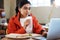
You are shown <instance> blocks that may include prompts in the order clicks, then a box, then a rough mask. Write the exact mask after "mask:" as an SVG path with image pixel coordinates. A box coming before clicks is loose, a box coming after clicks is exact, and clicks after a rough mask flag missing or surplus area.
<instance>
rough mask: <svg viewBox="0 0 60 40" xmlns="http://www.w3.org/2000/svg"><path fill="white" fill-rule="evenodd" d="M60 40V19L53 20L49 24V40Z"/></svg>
mask: <svg viewBox="0 0 60 40" xmlns="http://www.w3.org/2000/svg"><path fill="white" fill-rule="evenodd" d="M56 39H60V18H52V19H51V20H50V24H49V30H48V33H47V40H56Z"/></svg>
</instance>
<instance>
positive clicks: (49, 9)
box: [0, 0, 60, 34]
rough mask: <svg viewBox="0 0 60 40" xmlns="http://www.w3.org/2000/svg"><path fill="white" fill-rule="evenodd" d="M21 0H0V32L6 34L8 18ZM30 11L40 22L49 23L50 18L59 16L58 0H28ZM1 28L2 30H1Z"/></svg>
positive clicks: (59, 4)
mask: <svg viewBox="0 0 60 40" xmlns="http://www.w3.org/2000/svg"><path fill="white" fill-rule="evenodd" d="M19 1H21V0H0V34H6V33H5V32H6V31H5V30H6V26H7V25H8V22H9V19H10V18H11V17H12V16H13V15H15V8H16V5H17V4H18V3H19ZM29 1H30V2H31V12H32V14H34V15H35V16H36V17H37V19H38V21H39V23H40V24H47V23H49V21H50V19H51V18H60V0H29ZM2 29H3V30H2Z"/></svg>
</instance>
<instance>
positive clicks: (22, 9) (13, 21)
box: [7, 0, 46, 35]
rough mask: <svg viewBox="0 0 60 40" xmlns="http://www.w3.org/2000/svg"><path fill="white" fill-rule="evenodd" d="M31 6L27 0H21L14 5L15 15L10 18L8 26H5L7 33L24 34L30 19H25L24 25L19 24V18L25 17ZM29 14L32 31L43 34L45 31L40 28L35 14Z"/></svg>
mask: <svg viewBox="0 0 60 40" xmlns="http://www.w3.org/2000/svg"><path fill="white" fill-rule="evenodd" d="M30 8H31V4H30V2H29V1H27V0H22V1H20V3H19V4H18V6H17V7H16V15H14V16H13V17H12V18H10V20H9V23H8V27H7V33H8V34H9V33H18V34H24V33H26V28H27V26H28V25H29V23H30V20H26V22H25V23H24V26H22V25H21V21H20V19H21V18H26V17H27V16H28V15H29V12H30ZM29 16H31V17H32V22H33V27H32V33H37V34H42V35H45V34H46V31H45V30H44V29H43V28H42V26H41V25H40V24H39V23H38V20H37V19H36V17H35V16H33V15H32V14H30V15H29Z"/></svg>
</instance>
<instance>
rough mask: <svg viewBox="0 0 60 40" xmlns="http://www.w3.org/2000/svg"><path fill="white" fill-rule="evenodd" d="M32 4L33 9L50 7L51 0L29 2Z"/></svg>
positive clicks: (31, 0)
mask: <svg viewBox="0 0 60 40" xmlns="http://www.w3.org/2000/svg"><path fill="white" fill-rule="evenodd" d="M28 1H30V2H31V4H32V5H31V6H32V7H39V6H50V0H28Z"/></svg>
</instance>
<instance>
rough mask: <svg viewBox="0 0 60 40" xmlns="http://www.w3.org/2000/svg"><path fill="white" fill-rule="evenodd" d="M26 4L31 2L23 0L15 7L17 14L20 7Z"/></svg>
mask: <svg viewBox="0 0 60 40" xmlns="http://www.w3.org/2000/svg"><path fill="white" fill-rule="evenodd" d="M25 4H31V3H30V2H29V1H28V0H21V1H20V2H19V4H18V5H17V6H16V9H15V11H16V14H17V13H18V12H19V10H18V8H21V7H22V6H23V5H25Z"/></svg>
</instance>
